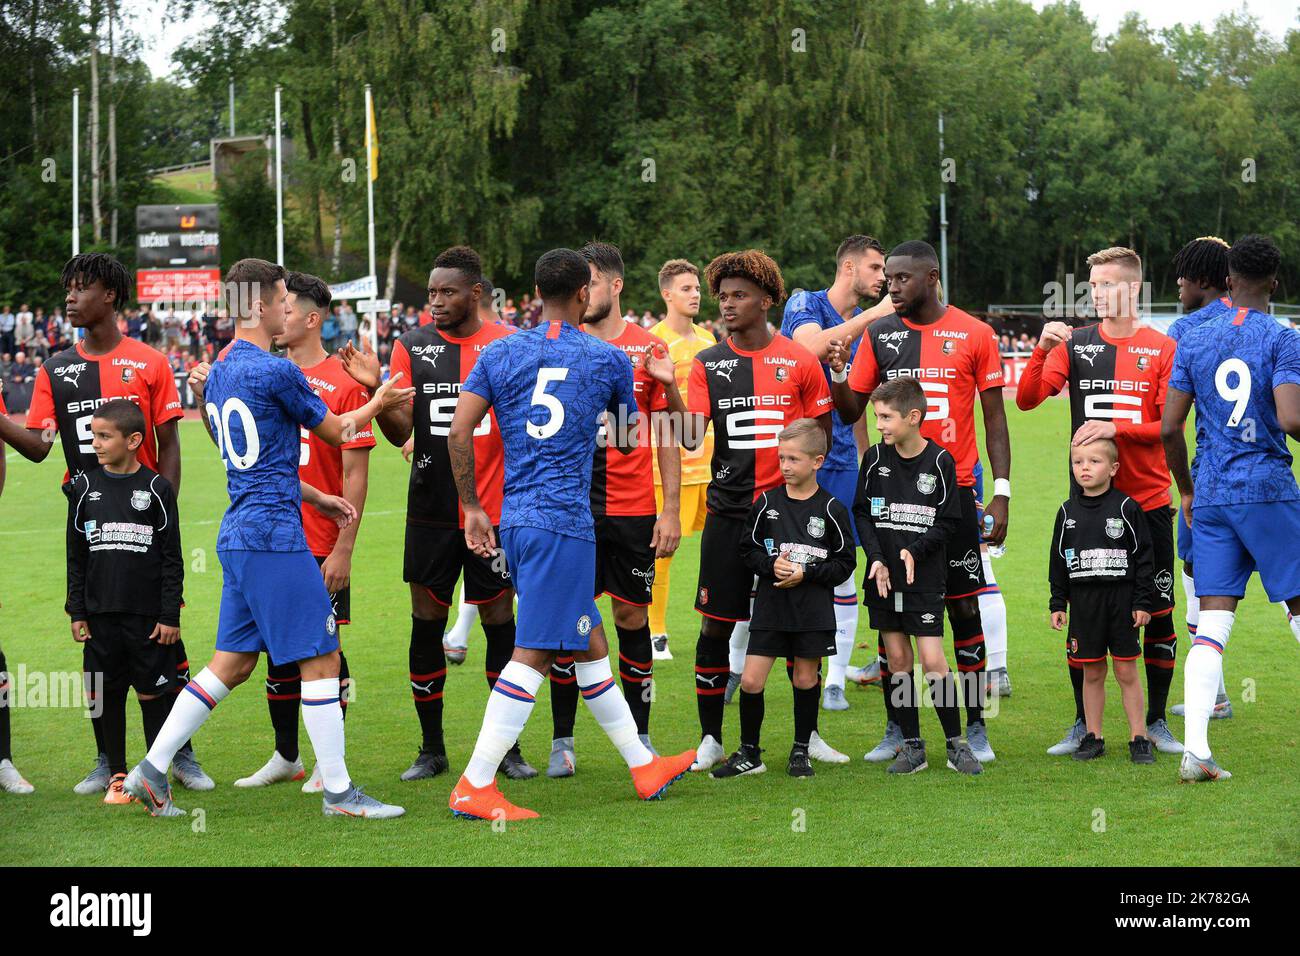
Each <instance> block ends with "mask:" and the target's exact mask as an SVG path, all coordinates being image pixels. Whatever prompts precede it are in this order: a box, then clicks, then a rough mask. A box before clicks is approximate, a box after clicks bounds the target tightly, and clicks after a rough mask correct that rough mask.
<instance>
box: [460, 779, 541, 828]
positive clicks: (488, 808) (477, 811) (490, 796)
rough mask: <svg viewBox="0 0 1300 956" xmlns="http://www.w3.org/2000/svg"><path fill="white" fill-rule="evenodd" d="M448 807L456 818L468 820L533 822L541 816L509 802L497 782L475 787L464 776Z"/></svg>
mask: <svg viewBox="0 0 1300 956" xmlns="http://www.w3.org/2000/svg"><path fill="white" fill-rule="evenodd" d="M447 806H448V808H449V809H450V810H451V812H452V813H454V814H455V815H456V816H458V817H463V818H465V819H468V820H532V819H533V818H535V817H537V816H539V814H538V813H537V812H536V811H534V810H528V809H526V808H524V807H517V806H515V805H514V804H513V803H511V802H510V801H509V800H507V799H506V796H505V794H504V793H502V792H501V791H500V789H498V787H497V782H496V781H495V780H493V781H492V782H491V783H490V784H488V785H487V786H486V787H473V786H471V785H470V782H469V781H468V780H466V779H465V777H464V776H463V775H462V776H461V778H460V779H459V780H457V781H456V788H455V789H454V790H452V791H451V798H450V799H449V800H448V801H447Z"/></svg>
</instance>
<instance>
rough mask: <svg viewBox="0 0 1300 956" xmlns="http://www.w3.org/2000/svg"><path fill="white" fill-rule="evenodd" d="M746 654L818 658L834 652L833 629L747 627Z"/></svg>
mask: <svg viewBox="0 0 1300 956" xmlns="http://www.w3.org/2000/svg"><path fill="white" fill-rule="evenodd" d="M745 653H746V654H756V655H758V656H759V657H786V658H795V657H803V658H806V659H808V660H820V659H821V658H823V657H830V656H831V655H833V654H834V653H835V631H834V630H830V631H764V630H761V629H759V630H756V629H754V628H752V627H751V628H750V629H749V649H748V650H747V651H745Z"/></svg>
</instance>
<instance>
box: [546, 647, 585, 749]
mask: <svg viewBox="0 0 1300 956" xmlns="http://www.w3.org/2000/svg"><path fill="white" fill-rule="evenodd" d="M550 678H551V739H552V740H559V739H560V738H561V737H572V736H573V721H574V719H575V718H576V717H577V716H578V670H577V665H576V664H574V662H573V658H572V657H570V656H568V655H567V654H566V655H564V656H562V657H556V658H555V660H554V661H552V662H551V673H550Z"/></svg>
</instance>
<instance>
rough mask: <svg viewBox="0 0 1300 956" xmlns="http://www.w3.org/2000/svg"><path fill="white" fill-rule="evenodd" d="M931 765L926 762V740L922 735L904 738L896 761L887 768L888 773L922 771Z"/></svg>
mask: <svg viewBox="0 0 1300 956" xmlns="http://www.w3.org/2000/svg"><path fill="white" fill-rule="evenodd" d="M928 766H930V765H929V764H928V763H926V762H925V741H924V740H922V739H921V738H920V737H917V738H916V739H915V740H904V741H903V746H902V747H901V748H900V749H899V751H898V756H897V757H896V758H894V762H893V763H891V764H890V765H889V766H888V767H886V768H885V771H886V772H887V773H920V772H921V771H922V770H924V769H925V768H926V767H928Z"/></svg>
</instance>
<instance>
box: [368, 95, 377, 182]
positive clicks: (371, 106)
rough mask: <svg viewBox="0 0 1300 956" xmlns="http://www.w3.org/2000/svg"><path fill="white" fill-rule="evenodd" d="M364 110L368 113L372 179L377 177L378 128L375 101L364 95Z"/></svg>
mask: <svg viewBox="0 0 1300 956" xmlns="http://www.w3.org/2000/svg"><path fill="white" fill-rule="evenodd" d="M366 110H367V111H368V113H369V115H368V116H367V117H366V125H367V131H368V133H369V139H370V144H369V145H370V179H371V181H374V180H376V179H378V178H379V128H378V127H377V126H376V125H375V101H374V99H373V98H371V97H366Z"/></svg>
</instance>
